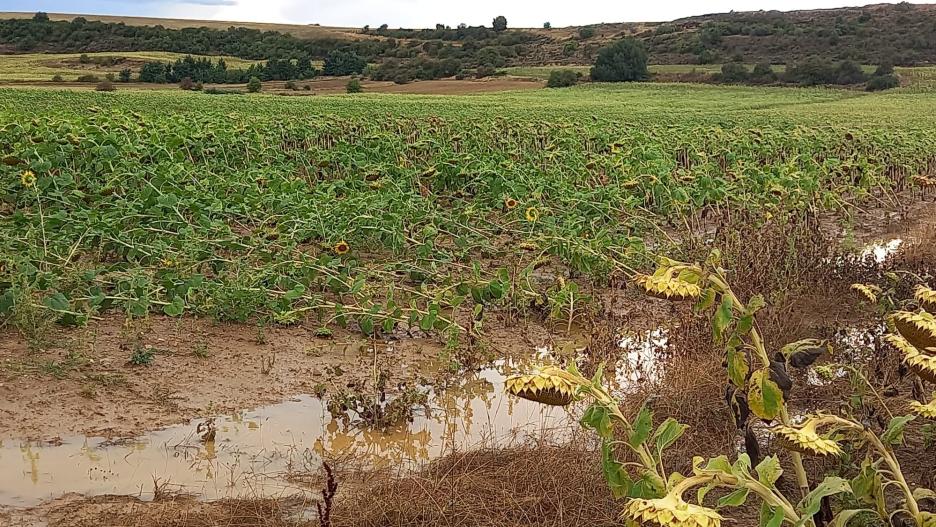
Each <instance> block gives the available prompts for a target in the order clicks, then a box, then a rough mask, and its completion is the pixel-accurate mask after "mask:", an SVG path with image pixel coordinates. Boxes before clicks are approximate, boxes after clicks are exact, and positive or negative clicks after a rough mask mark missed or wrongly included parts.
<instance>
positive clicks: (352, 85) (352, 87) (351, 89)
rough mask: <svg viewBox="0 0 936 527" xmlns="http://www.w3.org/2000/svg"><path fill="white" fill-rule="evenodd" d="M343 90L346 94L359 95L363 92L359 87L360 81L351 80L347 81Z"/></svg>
mask: <svg viewBox="0 0 936 527" xmlns="http://www.w3.org/2000/svg"><path fill="white" fill-rule="evenodd" d="M345 89H346V90H347V91H348V93H361V92H362V91H364V88H363V87H362V86H361V81H359V80H357V79H351V80H349V81H348V85H347V86H345Z"/></svg>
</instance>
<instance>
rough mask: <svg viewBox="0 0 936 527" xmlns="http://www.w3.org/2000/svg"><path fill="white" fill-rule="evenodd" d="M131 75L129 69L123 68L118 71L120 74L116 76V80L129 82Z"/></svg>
mask: <svg viewBox="0 0 936 527" xmlns="http://www.w3.org/2000/svg"><path fill="white" fill-rule="evenodd" d="M132 75H133V73H132V72H131V71H130V68H124V69H122V70H120V74H119V75H118V78H119V79H120V82H130V77H131V76H132Z"/></svg>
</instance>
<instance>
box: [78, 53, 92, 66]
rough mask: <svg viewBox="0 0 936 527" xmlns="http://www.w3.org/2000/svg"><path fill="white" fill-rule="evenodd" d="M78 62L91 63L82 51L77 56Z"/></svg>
mask: <svg viewBox="0 0 936 527" xmlns="http://www.w3.org/2000/svg"><path fill="white" fill-rule="evenodd" d="M78 63H79V64H91V57H89V56H88V54H87V53H82V54H81V56H80V57H78Z"/></svg>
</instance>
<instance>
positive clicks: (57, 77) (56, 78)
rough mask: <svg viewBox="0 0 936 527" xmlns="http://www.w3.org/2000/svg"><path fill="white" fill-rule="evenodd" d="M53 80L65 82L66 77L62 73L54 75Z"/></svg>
mask: <svg viewBox="0 0 936 527" xmlns="http://www.w3.org/2000/svg"><path fill="white" fill-rule="evenodd" d="M52 82H65V79H63V78H62V76H61V75H53V76H52Z"/></svg>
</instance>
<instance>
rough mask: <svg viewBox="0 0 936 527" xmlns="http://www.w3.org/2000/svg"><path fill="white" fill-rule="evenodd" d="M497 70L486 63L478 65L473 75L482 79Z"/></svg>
mask: <svg viewBox="0 0 936 527" xmlns="http://www.w3.org/2000/svg"><path fill="white" fill-rule="evenodd" d="M496 72H497V70H495V69H494V66H488V65H487V64H485V65H483V66H478V69H476V70H475V77H476V78H479V79H483V78H485V77H490V76H492V75H494V73H496Z"/></svg>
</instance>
